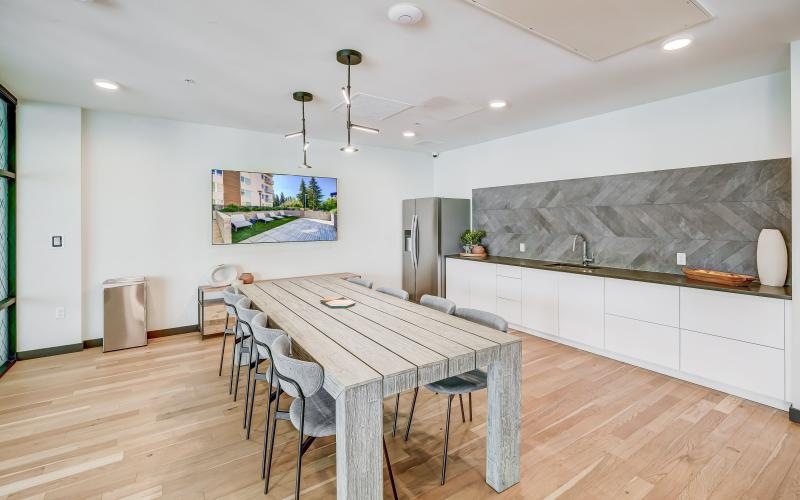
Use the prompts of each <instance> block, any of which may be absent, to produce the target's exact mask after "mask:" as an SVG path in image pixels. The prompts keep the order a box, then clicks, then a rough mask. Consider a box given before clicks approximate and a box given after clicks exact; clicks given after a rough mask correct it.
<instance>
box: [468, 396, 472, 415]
mask: <svg viewBox="0 0 800 500" xmlns="http://www.w3.org/2000/svg"><path fill="white" fill-rule="evenodd" d="M469 421H470V422H472V393H471V392H470V393H469Z"/></svg>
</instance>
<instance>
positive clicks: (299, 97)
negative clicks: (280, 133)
mask: <svg viewBox="0 0 800 500" xmlns="http://www.w3.org/2000/svg"><path fill="white" fill-rule="evenodd" d="M292 99H294V100H295V101H299V102H300V123H301V124H302V126H303V128H302V129H301V130H300V131H299V132H294V133H292V134H286V136H285V137H286V138H287V139H288V138H290V137H297V136H301V137H302V138H303V165H302V166H303V167H306V168H311V165H309V164H308V146H309V145H310V143H309V142H308V140H307V139H306V103H307V102H310V101H312V100H314V95H313V94H311V93H310V92H305V91H302V90H301V91H297V92H294V93H293V94H292Z"/></svg>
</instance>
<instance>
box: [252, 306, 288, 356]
mask: <svg viewBox="0 0 800 500" xmlns="http://www.w3.org/2000/svg"><path fill="white" fill-rule="evenodd" d="M250 326H251V327H252V329H253V340H254V341H255V343H256V346H257V348H258V355H259V357H260V358H261V359H263V360H269V361H272V352H271V349H270V346H272V344H273V343H274V342H275V341H276V340H277V339H278V337H280V336H285V335H286V332H284V331H283V330H278V329H277V328H267V315H266V314H264V313H259V314H256V316H255V317H254V318H253V320H252V321H251V322H250Z"/></svg>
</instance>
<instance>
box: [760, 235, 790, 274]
mask: <svg viewBox="0 0 800 500" xmlns="http://www.w3.org/2000/svg"><path fill="white" fill-rule="evenodd" d="M756 262H757V265H758V279H759V280H761V284H762V285H768V286H783V285H784V284H785V283H786V271H787V269H788V267H789V256H788V254H787V252H786V242H785V241H784V239H783V235H782V234H781V232H780V231H778V230H777V229H762V230H761V234H759V235H758V250H757V251H756Z"/></svg>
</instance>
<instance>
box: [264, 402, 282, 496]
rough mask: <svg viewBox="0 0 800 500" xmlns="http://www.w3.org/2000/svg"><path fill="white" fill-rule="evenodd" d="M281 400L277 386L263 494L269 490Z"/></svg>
mask: <svg viewBox="0 0 800 500" xmlns="http://www.w3.org/2000/svg"><path fill="white" fill-rule="evenodd" d="M280 402H281V389H280V387H279V388H278V395H277V396H276V397H275V411H274V412H273V413H272V435H271V436H270V438H269V451H267V473H266V474H265V476H266V477H265V478H264V494H265V495H266V494H267V492H268V491H269V474H270V472H271V470H272V449H273V448H275V434H277V433H278V432H277V431H278V408H280Z"/></svg>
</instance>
